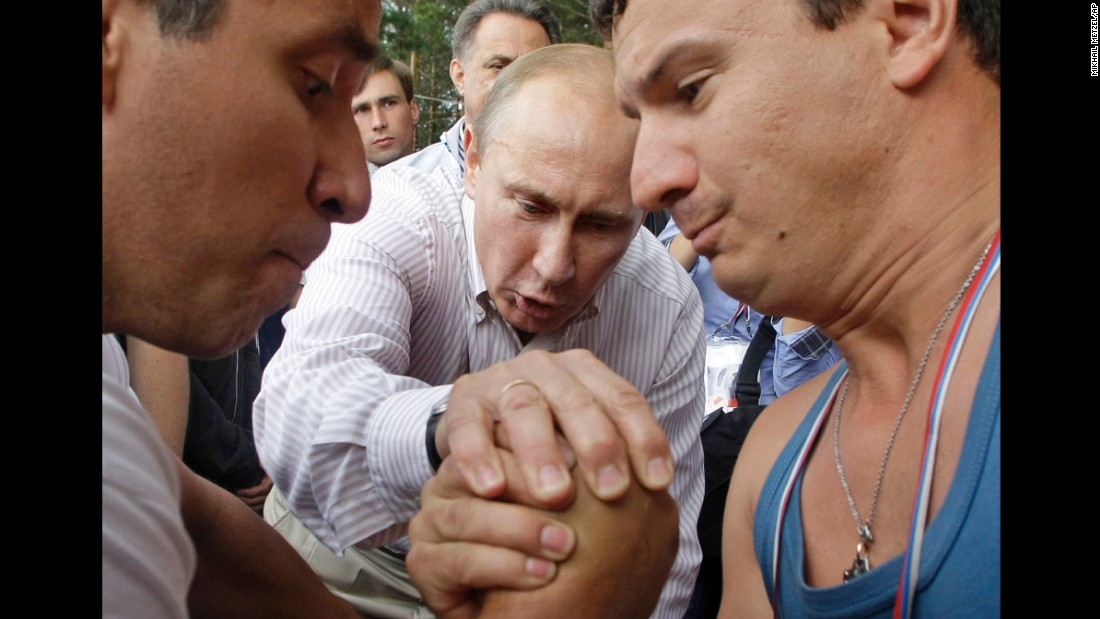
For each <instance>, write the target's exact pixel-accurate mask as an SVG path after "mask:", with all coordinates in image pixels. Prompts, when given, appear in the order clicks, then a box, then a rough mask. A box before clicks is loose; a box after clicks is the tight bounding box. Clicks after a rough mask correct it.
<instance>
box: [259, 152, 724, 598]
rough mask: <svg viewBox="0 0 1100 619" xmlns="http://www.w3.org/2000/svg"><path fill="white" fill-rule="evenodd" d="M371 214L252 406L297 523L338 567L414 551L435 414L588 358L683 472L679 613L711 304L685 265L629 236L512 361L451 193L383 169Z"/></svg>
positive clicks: (332, 247) (328, 260)
mask: <svg viewBox="0 0 1100 619" xmlns="http://www.w3.org/2000/svg"><path fill="white" fill-rule="evenodd" d="M371 183H372V193H373V195H374V197H373V200H372V203H371V208H370V211H369V213H368V215H367V216H366V217H365V218H364V219H363V220H362V221H360V222H358V223H355V224H335V225H333V234H332V239H331V241H330V242H329V245H328V247H327V248H326V249H325V251H324V253H323V254H322V255H321V256H320V257H319V258H318V259H317V261H316V262H315V263H314V264H313V265H312V266H311V267H310V268H309V284H308V285H307V286H305V288H303V291H302V295H301V298H300V299H299V301H298V305H297V307H296V308H295V309H293V310H290V311H289V312H288V313H287V314H286V316H285V317H284V319H283V320H284V324H285V325H286V336H285V337H284V339H283V343H282V345H281V347H280V348H279V350H278V351H277V352H276V353H275V356H274V357H273V358H272V359H271V361H270V362H269V363H268V365H267V368H266V370H265V372H264V376H263V384H262V389H261V392H260V394H259V396H258V398H257V399H256V402H255V404H254V407H253V423H254V431H255V437H256V447H257V450H258V451H259V454H260V459H261V461H262V462H263V464H264V467H265V469H266V470H267V472H268V474H269V475H270V476H271V478H272V479H273V480H274V482H275V484H276V485H277V486H278V487H279V489H280V490H281V491H282V492H283V493H284V494H285V495H286V498H287V501H288V504H289V505H290V506H291V509H292V511H293V512H294V514H295V515H296V516H297V517H298V518H299V519H300V520H301V521H302V522H303V523H304V524H305V526H306V527H308V528H309V529H310V530H311V531H312V532H313V533H314V535H316V536H317V537H318V538H319V539H320V540H321V542H323V543H324V544H325V545H326V546H328V547H329V548H330V549H332V550H333V551H335V552H342V551H343V549H345V548H347V547H349V546H351V545H356V544H357V545H360V546H371V547H376V546H381V545H387V544H389V545H391V546H392V547H394V548H402V547H406V548H407V545H406V544H407V539H404V538H403V536H404V535H405V534H406V533H407V527H408V522H409V521H410V520H411V519H412V517H413V516H414V515H415V513H416V511H417V509H418V498H419V495H420V491H421V489H422V487H423V485H424V483H425V482H426V481H427V480H428V479H429V478H430V477H431V475H432V469H431V466H430V465H429V463H428V457H427V453H426V451H425V448H424V431H425V426H426V424H427V419H428V415H429V413H430V410H431V408H432V407H433V406H434V405H436V404H438V403H440V402H442V401H443V400H445V399H446V397H447V395H448V394H449V392H450V389H451V384H452V383H453V381H454V380H455V379H457V378H458V377H459V376H461V375H462V374H464V373H467V372H476V371H479V370H482V369H485V368H487V367H489V366H491V365H493V364H494V363H497V362H500V361H504V360H508V359H511V358H514V357H515V356H516V355H518V354H520V353H522V352H523V351H525V350H530V349H545V350H550V351H564V350H567V349H571V348H585V349H588V350H590V351H592V352H593V353H594V354H595V355H596V356H597V357H598V358H599V359H601V360H602V361H603V362H604V363H606V364H607V365H608V366H609V367H611V368H612V369H613V370H614V371H616V372H617V373H619V374H620V375H622V376H623V377H625V378H626V379H627V380H629V381H630V382H631V383H632V384H633V385H635V387H637V388H638V389H639V390H640V391H641V392H642V393H643V394H644V395H645V397H646V399H647V400H648V402H649V404H650V406H651V407H652V408H653V410H654V412H655V414H656V415H657V417H658V419H659V420H660V422H661V425H662V427H663V428H664V430H665V432H666V433H667V435H668V438H669V443H670V445H671V448H672V453H673V456H674V458H675V460H676V476H675V480H674V481H673V483H672V486H671V487H670V489H669V491H670V494H671V496H672V497H673V498H675V499H676V501H677V503H678V505H679V507H680V550H679V554H678V556H677V558H676V562H675V563H674V564H673V567H672V571H671V573H670V576H669V581H668V583H667V584H666V586H665V590H664V591H663V592H662V596H661V601H660V603H659V604H658V607H657V610H656V612H655V613H654V615H653V616H654V617H662V618H668V619H673V618H675V619H679V618H680V617H682V616H683V614H684V612H685V611H686V610H687V607H688V603H689V601H690V597H691V593H692V589H693V587H694V584H695V576H696V573H697V571H698V565H699V561H700V559H701V557H702V554H701V551H700V549H699V543H698V537H697V533H696V519H697V515H698V512H699V507H700V505H701V503H702V500H703V490H704V477H703V452H702V446H701V443H700V440H699V428H700V423H701V420H702V417H703V406H704V394H703V381H702V378H701V377H702V373H703V369H704V361H705V355H706V347H705V342H704V333H703V321H702V317H703V306H702V302H701V301H700V298H699V293H698V291H697V289H696V287H695V285H694V283H692V281H691V278H690V277H688V275H687V273H686V272H685V271H684V269H683V268H682V267H680V265H679V264H677V263H676V262H675V261H674V260H673V259H672V257H671V256H669V254H668V252H667V251H666V250H665V248H664V247H663V246H662V245H661V244H660V243H659V242H658V241H657V239H656V238H655V237H654V236H653V235H652V234H651V233H650V232H649V231H648V230H645V229H642V230H640V231H639V233H638V234H637V235H636V237H635V238H634V239H633V241H632V242H631V245H630V247H629V249H628V250H627V252H626V254H625V255H624V256H623V258H622V259H621V260H620V262H619V263H618V265H617V266H616V267H615V270H614V272H613V274H612V275H611V276H610V277H609V278H608V281H607V282H606V283H605V284H604V285H603V287H602V288H601V289H600V290H599V291H598V292H597V293H596V295H595V296H594V297H593V299H592V301H591V302H590V303H589V305H588V306H587V307H586V308H585V309H584V310H583V311H582V312H581V313H580V315H578V316H577V317H576V318H574V319H573V320H572V321H570V322H569V323H568V324H567V325H566V326H564V327H562V328H561V329H560V330H559V331H558V332H556V333H554V334H546V335H538V336H535V337H534V338H533V339H532V340H531V341H530V342H529V343H528V344H527V345H526V346H524V345H522V344H521V343H520V341H519V338H518V337H517V335H516V332H515V330H514V329H513V328H512V327H511V326H510V325H508V324H507V323H506V322H505V321H504V319H503V317H502V316H501V315H500V314H499V313H498V312H497V311H496V309H495V308H494V306H493V304H492V302H491V301H490V299H489V296H488V292H487V291H486V288H485V282H484V279H483V277H482V273H481V268H480V266H479V264H478V261H477V260H476V257H475V256H474V255H473V251H472V248H473V247H474V245H473V234H472V222H473V208H474V207H473V202H472V201H471V200H470V199H469V198H468V197H466V196H465V190H464V187H463V181H462V179H461V178H460V177H456V176H455V175H454V174H452V173H449V172H447V171H445V170H442V169H439V168H437V169H435V170H434V171H431V172H426V171H424V170H421V169H417V168H414V167H410V166H402V165H390V166H385V167H384V168H382V169H381V170H379V171H378V172H377V173H376V174H375V175H374V177H373V178H372V179H371Z"/></svg>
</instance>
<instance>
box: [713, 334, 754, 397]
mask: <svg viewBox="0 0 1100 619" xmlns="http://www.w3.org/2000/svg"><path fill="white" fill-rule="evenodd" d="M748 349H749V342H748V340H745V339H743V338H740V337H737V336H736V335H725V336H716V335H712V336H710V337H708V338H707V369H706V393H707V401H706V404H707V405H706V407H704V409H703V414H704V415H706V414H707V413H709V412H711V411H713V410H715V409H717V408H719V407H721V408H723V409H725V410H726V411H727V412H728V411H729V410H730V409H732V408H733V407H734V406H737V401H736V400H735V399H734V393H733V389H734V385H736V384H737V371H738V370H739V369H740V368H741V362H742V361H743V360H744V359H745V352H746V351H748Z"/></svg>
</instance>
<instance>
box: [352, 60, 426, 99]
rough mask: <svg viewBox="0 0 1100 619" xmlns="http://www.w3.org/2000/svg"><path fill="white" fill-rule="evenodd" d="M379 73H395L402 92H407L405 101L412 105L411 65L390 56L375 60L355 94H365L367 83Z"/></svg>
mask: <svg viewBox="0 0 1100 619" xmlns="http://www.w3.org/2000/svg"><path fill="white" fill-rule="evenodd" d="M379 71H389V72H390V73H393V75H394V77H396V78H397V81H398V82H400V83H401V90H403V91H405V101H407V102H409V103H412V100H413V74H412V69H410V68H409V65H407V64H405V63H403V62H401V61H400V60H394V59H392V58H390V57H389V56H377V57H375V59H374V63H373V64H371V66H369V67H367V71H366V73H364V74H363V77H362V78H361V79H360V80H359V85H358V86H356V87H355V94H359V93H361V92H363V89H364V88H366V87H367V81H368V80H369V79H370V76H372V75H374V74H375V73H378V72H379Z"/></svg>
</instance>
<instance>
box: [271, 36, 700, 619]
mask: <svg viewBox="0 0 1100 619" xmlns="http://www.w3.org/2000/svg"><path fill="white" fill-rule="evenodd" d="M612 75H613V61H612V57H611V54H610V52H609V51H607V50H603V49H601V48H597V47H593V46H587V45H560V46H550V47H545V48H542V49H540V50H536V51H533V52H530V53H529V54H526V55H524V56H523V57H521V58H520V59H519V60H517V61H515V62H514V63H512V65H510V66H509V67H508V68H507V69H505V70H504V71H503V72H502V73H501V77H500V78H499V79H498V80H497V84H496V86H494V89H493V91H492V93H491V94H490V95H489V98H488V100H487V102H486V104H485V107H484V108H483V110H482V112H481V114H480V115H479V117H478V121H477V125H476V126H474V127H473V128H472V129H473V131H472V136H471V141H470V143H469V147H468V150H467V159H466V165H467V168H466V175H465V178H464V179H458V178H455V177H454V176H453V175H451V174H448V173H446V172H445V171H443V170H435V171H430V172H427V171H423V170H419V169H417V168H414V167H411V166H402V165H395V166H387V167H385V168H383V169H381V170H380V171H379V172H378V173H377V174H376V175H375V176H374V177H373V179H372V182H373V183H374V187H373V193H374V199H373V202H372V204H371V211H370V214H369V216H368V217H367V218H365V219H364V224H365V225H359V224H355V225H348V226H339V227H337V228H336V229H334V231H333V238H332V240H331V242H330V244H329V246H328V248H326V250H325V252H324V254H323V255H322V256H321V257H320V258H318V260H317V261H316V262H315V263H314V265H313V266H312V267H311V268H310V272H309V284H308V285H307V286H306V287H305V288H304V290H303V293H302V296H301V299H300V300H299V303H298V305H297V307H296V308H295V309H294V310H292V311H291V312H290V313H288V314H287V317H286V326H287V335H286V339H285V340H284V342H283V345H282V347H281V348H280V349H279V351H278V353H276V356H275V357H274V358H273V359H272V361H271V362H270V364H269V365H268V367H267V370H266V372H265V375H264V385H263V389H262V391H261V394H260V396H259V398H258V399H257V402H256V405H255V416H256V419H255V432H256V438H257V446H258V448H259V450H260V454H261V459H262V460H263V462H264V465H265V467H267V468H268V470H269V472H270V474H271V476H272V478H273V479H274V480H275V484H276V486H277V490H273V492H272V498H271V499H269V501H268V504H267V508H268V509H267V511H266V513H265V517H266V518H267V519H268V521H269V522H272V523H273V524H274V525H275V527H276V528H277V529H279V530H280V531H281V532H283V534H284V535H286V536H287V538H288V539H290V540H291V542H292V543H293V544H294V545H295V546H297V547H298V549H299V551H300V552H302V553H303V554H304V555H305V556H307V557H308V558H309V559H310V562H311V565H313V567H314V569H315V570H317V571H318V573H320V574H321V575H322V577H323V578H324V579H325V580H326V582H327V584H328V585H329V586H330V588H333V589H334V590H335V591H337V593H339V594H340V595H342V596H344V597H345V599H349V600H351V601H352V602H353V604H355V605H356V606H357V607H358V608H359V609H360V610H361V611H362V612H364V613H366V614H368V615H370V616H375V617H413V616H423V615H422V613H424V612H426V611H427V608H425V605H426V603H427V604H428V605H431V606H432V607H433V608H434V609H436V610H437V612H439V611H440V610H444V611H445V610H446V608H447V606H448V604H449V603H450V600H451V599H459V598H462V592H455V591H438V590H436V589H435V588H434V587H433V586H432V584H431V582H430V581H427V580H421V581H418V583H417V584H420V585H421V586H422V589H421V590H417V589H416V588H414V587H413V586H412V584H411V583H410V582H409V581H408V578H407V576H406V575H405V574H404V567H405V562H404V559H405V556H406V553H407V552H409V543H408V540H407V538H405V537H404V535H405V534H406V533H407V532H408V527H409V522H410V520H411V519H412V518H413V516H414V515H416V513H417V511H418V510H419V507H420V495H421V490H422V488H423V486H424V484H425V483H426V482H427V481H428V479H429V478H430V477H431V476H432V474H433V470H434V469H435V468H437V467H438V466H439V463H440V462H439V460H440V459H441V458H449V457H450V462H448V463H447V466H449V467H452V468H457V469H458V470H460V471H461V475H462V477H463V478H464V479H465V481H466V483H467V485H468V486H469V488H470V489H471V490H472V491H473V492H476V493H477V494H479V495H481V496H494V495H499V494H500V493H501V492H503V491H504V486H505V485H507V486H508V487H509V488H511V489H513V490H515V488H521V491H519V492H520V494H519V495H518V496H521V497H523V498H524V499H525V500H526V502H528V503H530V504H534V505H537V506H541V507H548V508H556V509H563V508H565V507H566V506H567V505H569V500H570V498H571V497H573V496H574V495H576V496H577V501H576V504H580V505H581V506H582V507H584V509H585V510H586V511H584V512H583V513H584V514H585V516H584V517H583V518H573V519H570V517H569V516H568V514H569V513H570V512H566V513H567V516H565V518H566V520H565V522H566V525H567V527H565V528H563V527H561V526H558V527H556V528H555V527H550V529H552V530H550V531H549V533H548V534H547V535H546V536H545V537H546V539H544V540H543V541H544V543H545V546H546V548H544V549H532V552H531V553H530V556H528V557H524V558H523V559H522V560H520V561H519V562H518V564H517V565H518V566H519V568H520V569H526V570H527V571H528V573H529V574H530V575H531V578H532V581H531V583H530V584H531V585H534V584H542V583H545V582H546V581H547V580H549V579H551V578H555V583H556V584H559V583H560V584H563V585H569V584H574V585H577V586H579V585H580V584H589V585H592V586H594V587H595V586H598V585H600V583H601V582H604V583H607V584H610V583H611V581H612V580H613V579H621V578H626V580H628V581H630V579H629V578H628V576H629V574H631V573H632V571H634V570H638V571H639V573H640V574H642V575H644V577H645V578H647V579H649V580H647V581H645V582H648V584H649V585H652V586H648V587H642V588H641V589H638V588H636V586H637V585H638V584H639V583H640V582H643V581H631V582H633V584H632V586H631V587H629V589H630V591H622V592H620V593H621V595H619V596H615V595H601V596H596V597H595V598H594V599H587V598H586V600H587V603H588V604H591V605H592V606H590V607H587V608H589V610H590V611H591V614H590V616H613V615H608V614H605V611H608V608H605V607H604V606H603V605H607V604H612V605H614V606H615V607H618V608H627V607H629V608H630V611H629V612H628V613H627V614H629V615H632V616H637V611H641V612H642V614H643V615H645V614H648V613H649V612H650V611H653V616H655V617H667V618H669V619H671V618H673V617H676V618H679V617H682V616H683V614H684V611H685V610H686V609H687V606H688V603H689V597H690V595H691V591H692V587H693V585H694V580H695V574H696V572H697V569H698V562H699V560H700V557H701V554H700V550H699V545H698V540H697V535H696V530H695V521H696V516H697V514H698V510H699V506H700V504H701V501H702V494H703V476H702V451H701V446H700V443H699V424H700V421H701V417H702V414H703V393H702V382H701V381H700V380H699V378H700V376H701V374H702V371H703V364H704V357H705V347H704V342H703V329H702V304H701V301H700V299H699V296H698V293H697V291H696V289H695V286H694V284H693V283H692V282H691V280H690V278H689V277H688V276H687V274H686V273H685V272H684V270H683V269H682V268H680V266H679V265H678V264H676V263H675V262H674V261H673V260H672V258H671V257H670V256H669V255H668V252H667V251H665V250H664V247H663V246H661V244H660V243H659V242H657V241H656V239H655V238H654V237H653V236H652V235H651V234H648V233H640V234H639V229H640V227H641V223H642V212H641V211H640V210H638V209H637V208H636V207H635V206H634V204H633V203H632V201H631V198H630V191H629V170H630V162H631V155H632V152H633V144H634V140H635V137H636V134H637V124H636V123H635V122H634V121H632V120H630V119H628V118H626V117H625V116H623V115H622V113H621V111H620V110H619V108H618V107H617V106H616V104H615V102H614V101H615V99H614V94H613V91H612ZM475 204H476V207H475ZM467 374H474V378H472V379H471V378H470V377H467V376H465V375H467ZM487 385H492V386H494V387H495V390H492V389H487V387H486V386H487ZM578 386H580V387H583V389H578ZM642 414H644V415H647V416H648V417H649V419H651V420H655V421H656V422H658V423H659V428H660V430H661V431H662V432H663V435H664V436H665V437H667V444H664V443H663V441H664V438H662V437H660V436H657V437H653V438H652V440H650V439H644V440H640V441H639V440H635V439H636V438H637V437H639V436H641V434H639V433H636V432H634V430H632V429H631V427H630V426H631V422H630V420H631V419H637V418H638V417H639V416H640V415H642ZM493 421H499V424H498V425H499V428H498V432H497V434H498V437H499V440H501V441H502V443H504V444H506V445H508V446H510V447H511V450H512V452H514V453H515V467H514V468H513V467H512V466H511V465H510V464H509V465H508V466H507V468H505V464H502V461H501V459H502V458H503V459H504V461H505V462H506V463H510V462H511V461H512V460H511V458H510V457H508V456H506V455H501V454H500V453H499V452H497V451H495V450H494V449H493V446H492V445H491V444H488V443H486V442H485V440H484V437H483V435H484V434H485V432H484V427H485V425H486V424H488V423H491V422H493ZM555 424H556V426H555ZM555 430H557V432H559V433H560V434H561V436H563V437H564V439H565V441H566V442H568V444H569V445H570V446H571V447H572V452H573V453H574V454H575V458H576V461H577V464H578V466H577V467H576V475H578V477H577V481H578V483H575V484H574V483H572V481H573V478H574V473H571V472H570V470H569V467H567V466H566V464H565V460H564V458H563V456H562V453H561V451H560V450H559V449H558V444H557V441H556V440H555ZM645 431H648V429H645ZM620 433H621V435H622V436H623V437H627V438H629V439H630V441H629V442H630V445H632V446H635V447H632V448H631V449H629V450H628V449H627V447H626V445H625V444H624V442H623V439H621V438H619V435H620ZM642 434H644V432H643V433H642ZM638 446H640V447H638ZM451 456H453V457H451ZM628 457H629V459H628ZM505 470H507V471H511V472H512V474H510V475H505V474H504V471H505ZM635 478H636V479H635ZM666 489H667V493H666ZM647 490H648V491H647ZM649 491H656V492H649ZM624 495H625V497H626V498H623V497H624ZM509 496H513V497H514V496H517V495H515V494H509ZM592 497H595V498H596V499H602V500H606V501H609V502H608V503H604V502H603V501H601V500H592ZM669 497H671V498H672V499H674V500H675V502H676V506H677V507H678V513H677V510H676V509H670V507H671V503H670V502H668V498H669ZM612 500H618V502H617V503H612V502H610V501H612ZM623 501H625V502H626V504H629V505H631V506H632V507H631V508H630V509H629V510H624V509H617V510H616V509H615V508H614V506H615V505H616V504H618V505H620V506H621V505H623V504H624V503H623ZM290 512H293V516H291V514H290ZM573 513H574V514H575V512H573ZM295 517H296V518H295ZM469 524H470V525H471V526H473V525H475V524H476V523H475V522H470V523H469ZM302 525H304V526H302ZM574 542H575V543H576V552H575V555H576V557H575V559H570V560H565V561H564V562H562V563H561V565H560V566H559V565H557V564H556V563H555V562H557V561H560V560H562V559H564V558H565V557H566V556H567V555H569V552H570V551H571V550H573V548H572V546H573V544H574ZM420 548H421V547H420V546H417V547H414V549H413V554H411V555H409V558H410V562H411V563H410V564H412V562H413V561H416V562H418V563H419V564H420V565H424V564H425V563H430V562H431V544H425V545H424V546H423V548H424V552H423V553H421V550H420ZM334 553H343V556H337V555H335V554H334ZM418 553H421V555H420V558H417V556H418ZM559 567H560V570H558V568H559ZM556 572H557V573H556ZM600 590H602V589H600ZM455 594H457V595H455ZM557 599H559V601H558V603H559V604H562V603H566V604H575V603H576V602H577V599H576V598H568V597H564V598H557ZM551 601H552V599H548V601H547V604H540V608H541V611H540V612H543V613H549V614H550V615H553V614H554V613H553V612H551V610H552V607H551V606H549V605H548V604H549V603H550V602H551ZM491 603H493V604H497V606H496V607H497V608H500V609H507V608H508V607H509V606H508V602H507V601H506V600H500V601H496V602H491ZM562 608H564V607H562ZM654 609H655V610H654ZM559 610H560V608H559ZM418 613H420V614H419V615H418ZM505 614H507V613H505Z"/></svg>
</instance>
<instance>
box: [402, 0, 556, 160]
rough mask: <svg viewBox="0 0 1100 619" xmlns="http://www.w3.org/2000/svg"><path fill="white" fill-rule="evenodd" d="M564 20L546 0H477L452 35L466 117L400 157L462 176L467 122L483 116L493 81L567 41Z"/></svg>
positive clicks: (454, 71)
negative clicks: (525, 58)
mask: <svg viewBox="0 0 1100 619" xmlns="http://www.w3.org/2000/svg"><path fill="white" fill-rule="evenodd" d="M561 40H562V39H561V23H560V22H559V21H558V18H557V17H555V16H554V13H553V12H551V10H550V7H549V6H547V5H546V3H545V2H543V1H542V0H475V1H474V2H471V3H470V4H469V5H468V6H467V7H466V8H465V9H463V10H462V13H460V14H459V16H458V19H457V20H456V21H455V27H454V30H453V32H452V34H451V52H452V54H453V57H452V58H451V67H450V71H451V81H452V82H453V83H454V86H455V90H457V91H458V96H459V97H461V98H462V112H463V116H462V117H461V118H459V119H458V120H457V121H456V122H455V124H454V125H452V126H451V128H450V129H448V130H447V131H445V132H443V134H442V135H440V136H439V141H438V142H435V143H434V144H430V145H428V146H426V147H424V148H422V149H420V150H419V151H418V152H416V153H414V154H413V155H412V156H410V157H406V158H404V159H401V160H398V162H397V163H399V165H410V166H413V167H416V168H419V169H421V170H433V169H435V168H442V169H444V170H446V171H447V173H449V174H452V175H454V176H455V177H457V178H459V179H461V178H462V175H463V174H464V173H465V162H466V140H467V136H466V123H467V122H469V123H473V122H474V120H475V119H476V118H477V115H478V112H480V111H481V106H482V105H484V104H485V98H486V97H488V96H489V91H490V90H491V89H492V88H493V82H494V81H496V78H497V75H499V74H500V72H501V70H503V69H504V67H507V66H508V65H509V64H511V63H512V62H514V61H515V60H516V58H519V57H520V56H522V55H524V54H526V53H528V52H530V51H533V50H536V49H538V48H540V47H545V46H547V45H552V44H554V43H561Z"/></svg>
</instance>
